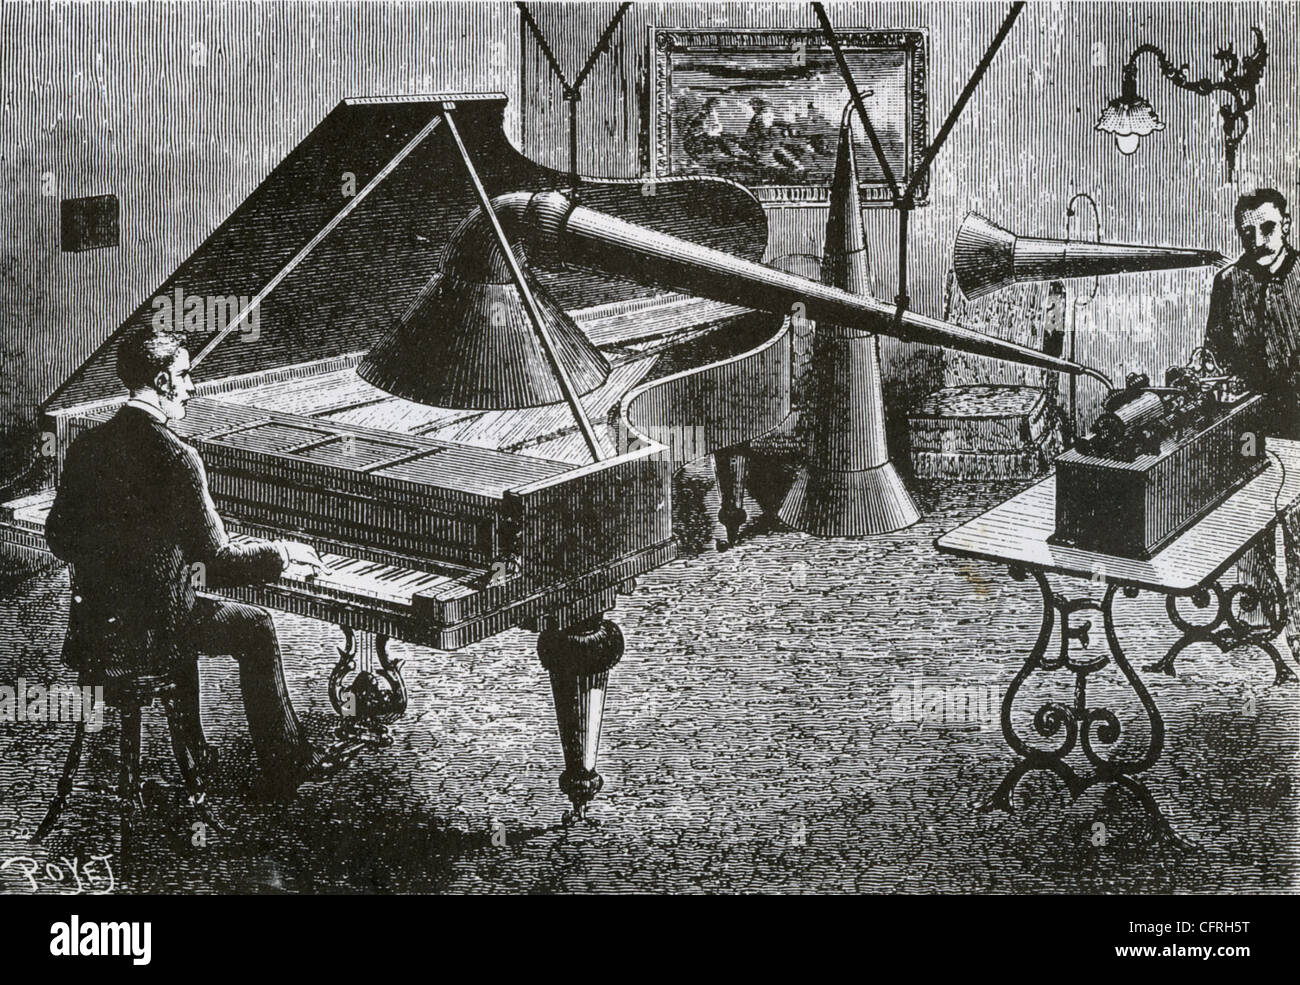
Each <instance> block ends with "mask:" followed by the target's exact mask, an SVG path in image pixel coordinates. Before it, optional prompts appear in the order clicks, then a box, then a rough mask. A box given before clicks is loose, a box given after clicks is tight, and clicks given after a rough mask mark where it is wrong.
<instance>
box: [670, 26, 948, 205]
mask: <svg viewBox="0 0 1300 985" xmlns="http://www.w3.org/2000/svg"><path fill="white" fill-rule="evenodd" d="M837 37H838V39H839V42H840V48H841V51H842V52H843V54H844V59H845V61H846V62H847V64H848V66H849V69H850V71H851V72H852V73H853V76H854V81H855V82H856V83H857V84H858V88H859V91H860V93H861V95H862V98H863V103H864V105H865V106H866V109H867V112H868V115H869V116H870V117H871V123H872V127H873V128H874V129H875V131H876V133H877V136H878V137H879V139H880V143H881V145H882V148H883V149H884V152H885V156H886V160H887V161H888V162H889V165H890V168H891V170H892V171H893V173H894V177H895V179H896V181H897V182H898V185H899V186H900V188H901V187H905V186H906V183H907V182H908V181H909V180H910V179H911V177H912V175H913V174H914V173H915V170H916V167H917V165H918V164H919V162H920V160H921V156H922V154H923V153H924V150H925V146H926V142H927V139H928V72H929V39H928V36H927V32H925V31H924V30H921V29H898V30H866V29H846V30H844V31H841V32H837ZM650 76H651V77H650V87H649V89H650V101H649V102H650V106H649V113H648V114H647V126H648V130H649V133H648V139H647V141H646V143H647V146H648V147H649V152H650V153H649V162H648V167H647V171H648V176H649V178H650V179H654V178H658V177H666V176H669V175H691V174H700V175H704V174H708V175H716V176H718V177H723V178H730V179H732V180H734V181H737V182H739V183H740V184H743V185H745V186H746V187H748V188H749V189H750V190H751V191H753V193H754V195H755V196H756V197H757V198H758V199H759V201H761V202H763V203H764V204H765V205H769V206H777V207H781V206H816V205H825V204H826V203H827V202H828V201H829V199H830V183H831V178H832V176H833V174H834V169H835V154H836V148H837V145H838V136H839V129H840V121H841V117H842V113H843V109H844V107H845V105H847V104H848V102H849V94H848V86H847V84H846V83H845V81H844V78H843V76H842V74H841V72H840V70H839V66H838V63H837V61H836V58H835V54H834V52H833V50H832V49H831V46H830V44H829V42H828V41H827V40H826V38H825V35H824V34H823V32H822V31H821V30H820V29H767V28H763V29H742V28H737V29H712V30H695V29H687V28H662V27H651V28H650ZM853 117H854V123H853V132H854V138H855V139H854V145H855V150H856V157H857V167H858V175H859V183H860V187H859V190H860V198H861V201H862V204H863V205H864V206H877V207H889V206H891V205H892V204H893V200H892V195H891V191H890V186H889V183H888V180H887V179H886V177H885V174H884V171H883V169H882V168H881V167H880V164H879V161H878V159H877V157H876V154H875V152H874V150H873V149H872V146H871V144H870V143H869V142H868V140H867V139H866V136H865V133H864V131H863V128H862V125H861V122H860V121H859V120H858V119H857V114H856V113H854V114H853ZM928 184H929V182H928V178H927V179H926V180H925V181H923V182H921V183H920V185H919V186H918V188H917V192H916V195H915V203H914V204H916V205H924V204H926V202H927V195H928Z"/></svg>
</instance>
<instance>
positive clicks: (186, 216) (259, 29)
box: [0, 3, 1300, 479]
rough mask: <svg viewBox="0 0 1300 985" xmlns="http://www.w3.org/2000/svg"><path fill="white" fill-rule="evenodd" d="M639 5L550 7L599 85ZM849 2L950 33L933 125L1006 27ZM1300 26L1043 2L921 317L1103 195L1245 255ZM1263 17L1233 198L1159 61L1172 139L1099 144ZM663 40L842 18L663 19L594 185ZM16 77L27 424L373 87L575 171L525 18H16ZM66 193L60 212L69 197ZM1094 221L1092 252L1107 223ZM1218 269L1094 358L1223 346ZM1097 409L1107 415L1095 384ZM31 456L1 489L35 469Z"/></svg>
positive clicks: (11, 39)
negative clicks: (1129, 107) (1249, 196)
mask: <svg viewBox="0 0 1300 985" xmlns="http://www.w3.org/2000/svg"><path fill="white" fill-rule="evenodd" d="M615 9H616V4H612V3H610V4H583V5H578V4H543V5H537V6H535V7H533V10H534V15H535V17H536V18H537V20H538V22H539V24H540V25H541V27H542V29H543V30H544V31H545V32H546V33H547V35H548V36H549V37H551V38H552V39H553V44H554V47H555V50H556V54H557V56H558V58H559V60H560V62H561V64H562V65H563V66H564V67H565V69H566V71H568V72H569V73H570V74H571V75H572V74H573V73H575V72H576V71H577V70H578V68H580V67H581V65H582V63H583V62H584V61H585V59H586V55H587V52H588V50H589V48H590V47H591V46H592V45H593V44H594V43H595V40H596V39H597V38H598V36H599V34H600V32H601V30H602V29H603V27H604V25H605V24H606V23H607V22H608V20H609V18H610V17H611V16H612V15H613V13H614V11H615ZM828 9H829V11H830V15H831V18H832V21H833V22H834V23H835V24H836V26H838V27H844V28H851V27H857V28H885V27H924V28H927V29H928V30H929V35H930V45H931V66H932V77H931V83H930V102H931V121H932V122H931V131H932V132H933V131H934V130H935V129H937V127H938V125H939V122H940V121H941V120H942V118H943V116H944V115H945V114H946V112H947V109H948V107H949V106H951V105H952V103H953V101H954V100H955V99H956V97H957V94H958V92H959V91H960V88H961V86H962V84H963V83H964V81H965V79H966V77H967V75H968V74H969V72H970V71H971V70H972V68H973V67H974V66H975V64H976V62H977V61H978V59H979V56H980V54H981V52H982V51H983V48H984V46H985V45H986V44H987V42H988V40H989V39H990V38H991V37H992V36H993V34H994V32H995V30H996V28H997V25H998V23H999V22H1000V21H1001V19H1002V16H1003V14H1004V13H1005V8H1004V7H1003V6H1002V5H999V4H931V5H923V4H915V3H909V4H896V5H894V4H875V3H873V4H865V3H846V4H831V5H830V6H829V8H828ZM1298 19H1300V18H1298V17H1297V8H1296V7H1295V6H1294V5H1283V4H1272V5H1261V4H1250V3H1242V4H1231V5H1229V4H1150V5H1144V4H1139V5H1119V4H1105V5H1100V4H1099V5H1093V4H1087V5H1085V4H1047V3H1037V4H1031V5H1030V6H1029V7H1028V8H1027V9H1026V10H1025V12H1024V14H1023V15H1022V16H1021V18H1020V21H1019V23H1018V24H1017V25H1016V27H1015V29H1014V30H1013V32H1012V34H1011V36H1010V37H1009V38H1008V39H1007V42H1006V44H1005V45H1004V47H1003V50H1002V51H1001V52H1000V54H999V55H998V58H997V60H996V61H995V62H994V65H993V67H992V69H991V70H990V72H989V75H988V76H987V78H986V79H985V81H984V84H983V86H982V87H981V88H980V90H979V91H978V92H977V94H976V96H975V99H974V100H973V101H972V103H971V105H970V106H969V107H968V110H967V112H966V114H965V116H964V117H963V119H962V121H961V122H960V123H959V124H958V126H957V128H956V130H955V131H954V132H953V134H952V137H951V139H950V141H949V142H948V145H947V147H946V148H945V150H944V151H943V153H942V155H941V156H940V158H939V160H938V163H937V168H936V172H935V176H934V185H933V191H932V195H931V198H932V204H931V205H930V206H928V207H927V208H925V209H922V210H920V211H919V212H918V213H917V215H916V217H915V219H914V221H913V239H912V276H911V288H912V295H913V298H914V305H915V307H916V308H917V309H918V310H921V311H923V312H926V313H928V314H940V313H941V312H942V284H943V278H944V274H945V272H946V270H947V265H948V254H949V250H950V246H951V242H952V238H953V235H954V233H955V232H956V229H957V225H958V223H959V222H960V220H961V218H962V216H963V215H964V214H965V213H966V211H967V210H968V209H978V210H981V211H983V212H985V213H986V214H988V215H989V216H990V217H992V218H994V219H995V220H997V221H999V222H1001V223H1002V224H1003V225H1006V226H1008V227H1009V228H1011V229H1014V230H1017V231H1020V232H1024V233H1026V234H1040V235H1051V236H1059V235H1062V234H1063V232H1064V229H1065V225H1064V224H1065V215H1064V209H1065V204H1066V202H1067V201H1068V199H1069V198H1070V196H1071V195H1072V194H1074V193H1075V192H1076V191H1087V192H1089V193H1090V194H1092V195H1093V197H1094V198H1096V200H1097V201H1098V203H1099V204H1100V205H1101V208H1102V229H1103V233H1104V235H1105V237H1106V238H1108V239H1112V240H1116V241H1127V242H1151V243H1162V244H1168V245H1180V246H1202V247H1213V248H1217V249H1220V250H1223V251H1225V252H1229V253H1231V254H1233V255H1235V250H1236V248H1235V240H1234V236H1233V234H1232V229H1231V209H1232V203H1233V201H1234V200H1235V198H1236V196H1237V194H1238V193H1239V191H1241V190H1242V189H1243V188H1244V187H1253V186H1254V185H1256V184H1265V185H1273V186H1276V187H1278V188H1280V189H1282V191H1283V192H1284V193H1285V194H1286V195H1287V196H1288V197H1290V198H1293V199H1294V198H1295V197H1296V193H1297V170H1298V168H1300V163H1298V162H1297V153H1298V151H1300V148H1298V147H1297V141H1296V138H1295V134H1296V133H1297V132H1300V106H1298V105H1297V99H1296V95H1295V94H1296V91H1297V83H1300V69H1297V66H1296V59H1295V51H1294V38H1295V37H1296V33H1297V32H1296V27H1297V20H1298ZM1254 24H1258V25H1259V26H1260V27H1261V28H1262V29H1263V31H1264V34H1265V36H1266V37H1267V38H1268V40H1269V42H1270V45H1271V47H1272V55H1271V57H1270V59H1269V64H1268V68H1267V71H1266V74H1265V78H1264V82H1263V84H1262V86H1261V88H1260V105H1259V107H1258V108H1257V109H1256V110H1255V111H1254V113H1253V115H1252V118H1251V132H1250V134H1249V135H1248V136H1247V137H1246V139H1245V141H1244V143H1243V144H1242V146H1241V152H1240V155H1239V162H1238V167H1237V173H1236V176H1235V178H1234V179H1233V180H1232V181H1228V180H1227V179H1226V176H1225V173H1224V166H1223V157H1222V138H1221V134H1220V132H1219V124H1218V117H1217V114H1216V112H1215V108H1214V105H1213V102H1214V101H1213V100H1211V99H1206V98H1201V97H1197V96H1194V95H1192V94H1189V93H1184V92H1180V91H1178V90H1176V89H1175V88H1174V87H1172V86H1171V85H1170V84H1169V83H1167V82H1164V81H1163V80H1161V79H1159V78H1158V74H1157V73H1156V70H1155V67H1154V64H1153V63H1150V62H1147V61H1144V62H1143V66H1142V72H1141V76H1140V86H1139V88H1140V91H1142V92H1143V94H1145V95H1146V96H1148V98H1150V99H1151V101H1152V102H1153V104H1154V105H1155V107H1156V109H1157V111H1158V112H1159V114H1160V116H1161V118H1162V119H1163V120H1164V121H1165V123H1166V125H1167V129H1166V130H1165V131H1164V132H1163V133H1161V134H1158V135H1156V136H1155V137H1153V138H1149V139H1148V140H1145V141H1144V142H1143V145H1142V147H1141V149H1140V150H1139V152H1138V154H1136V155H1135V156H1133V157H1130V158H1125V157H1121V156H1120V155H1119V154H1118V153H1117V152H1116V151H1115V149H1114V146H1113V143H1112V142H1111V141H1110V140H1109V139H1106V138H1103V137H1101V136H1100V135H1098V134H1096V133H1094V131H1093V129H1092V126H1093V123H1094V122H1095V121H1096V117H1097V115H1098V113H1099V112H1100V111H1101V109H1102V107H1103V106H1104V105H1105V103H1106V101H1107V100H1108V99H1110V98H1111V97H1112V96H1114V95H1115V94H1117V92H1118V88H1119V75H1120V67H1121V65H1122V63H1123V60H1124V58H1125V57H1126V55H1127V54H1128V52H1129V51H1130V50H1131V49H1132V48H1133V47H1134V46H1135V45H1137V44H1138V43H1141V42H1143V41H1151V42H1155V43H1157V44H1160V45H1162V46H1164V47H1165V48H1166V49H1167V50H1168V51H1169V52H1170V54H1171V56H1172V57H1173V58H1174V60H1175V61H1177V62H1181V61H1187V62H1189V63H1190V73H1191V75H1192V76H1193V77H1199V76H1200V75H1205V74H1213V75H1215V76H1217V72H1218V69H1217V66H1216V65H1215V63H1214V62H1213V60H1212V54H1213V52H1214V50H1215V49H1216V48H1217V47H1220V46H1222V45H1224V44H1226V43H1228V42H1232V43H1234V44H1236V45H1237V46H1238V48H1239V49H1245V50H1249V48H1250V44H1251V41H1250V35H1249V28H1250V26H1251V25H1254ZM650 25H659V26H672V27H693V26H715V27H763V26H798V27H809V26H815V25H816V19H815V16H814V15H813V13H812V11H811V9H810V8H809V7H808V6H806V5H803V4H707V5H694V4H650V3H643V4H637V5H636V6H634V7H633V9H632V10H631V11H630V13H629V14H628V16H627V18H626V19H625V20H624V22H623V24H622V25H621V26H620V28H619V29H618V31H617V32H616V33H615V35H614V37H613V39H612V49H611V52H610V53H609V54H608V55H606V56H605V57H604V58H602V60H601V62H600V63H599V64H598V65H597V67H596V69H595V71H594V72H593V74H592V76H591V78H590V81H589V82H588V84H587V87H586V89H585V90H584V97H585V98H584V100H583V102H582V104H581V115H580V126H581V130H582V139H581V141H580V144H581V153H582V159H581V167H582V169H583V170H584V171H585V172H588V173H592V174H605V175H620V176H634V175H638V174H640V173H641V171H640V169H641V160H642V140H643V137H642V133H643V130H642V124H643V120H642V114H641V108H640V107H641V106H642V103H643V99H644V93H643V89H644V86H645V84H646V78H647V75H646V73H647V56H648V29H649V27H650ZM196 44H202V45H203V46H204V47H203V49H196V48H195V47H194V46H195V45H196ZM200 50H201V51H202V53H203V55H204V56H205V57H204V58H202V59H199V58H197V57H196V55H197V53H198V52H199V51H200ZM1100 53H1104V58H1102V57H1099V54H1100ZM196 61H203V62H205V64H196ZM1102 62H1104V64H1102ZM0 78H2V79H3V83H2V84H3V86H4V90H5V93H4V106H3V114H2V115H0V336H2V338H3V347H2V349H0V355H2V357H3V392H2V393H0V425H2V426H3V427H4V428H6V429H7V430H10V431H11V432H12V431H13V430H14V429H19V430H21V429H22V427H23V426H24V425H25V424H26V423H27V422H30V421H31V420H32V417H33V412H34V407H35V405H36V404H37V403H39V401H40V400H41V399H42V398H43V397H44V396H45V395H46V394H47V393H48V392H49V391H50V390H51V389H52V388H53V387H54V386H55V385H56V384H57V383H58V382H59V381H60V380H62V379H63V378H64V377H65V376H66V375H67V374H68V373H69V372H70V371H71V370H72V369H73V368H75V367H76V366H77V365H78V364H79V363H80V362H81V360H82V359H84V358H85V357H86V355H88V354H89V353H90V351H91V350H92V349H93V348H94V347H95V345H96V344H97V343H98V342H99V341H101V340H102V339H103V338H104V337H105V336H106V335H107V334H108V333H109V332H111V331H112V330H113V329H114V328H115V327H116V326H117V325H118V324H119V323H120V322H121V321H122V320H123V319H124V318H125V316H126V315H127V314H128V313H129V311H130V310H131V309H132V308H133V307H134V306H135V305H136V304H137V303H138V302H139V300H140V299H141V298H142V297H144V296H145V295H146V294H147V293H148V292H150V291H152V290H153V289H154V287H155V286H156V285H157V284H158V283H160V282H161V281H162V280H163V279H164V278H165V277H166V275H167V274H168V273H169V272H170V271H171V270H172V269H173V268H174V267H175V266H176V265H177V264H178V263H179V262H180V261H181V260H182V259H184V258H185V257H186V256H188V255H189V253H190V252H191V251H192V250H193V249H194V248H195V247H196V246H197V245H198V244H199V243H200V242H201V241H202V240H203V238H204V237H205V236H206V235H207V234H208V233H209V232H211V231H212V230H213V229H214V228H215V227H216V226H217V225H218V224H219V223H220V222H221V220H222V219H223V218H224V217H225V216H226V215H227V214H229V212H230V211H231V210H232V209H233V208H234V206H235V205H237V204H238V203H239V202H240V201H241V200H242V199H243V197H244V196H246V195H247V194H248V193H249V191H251V190H252V189H253V188H254V187H255V186H256V185H257V184H258V182H259V181H261V180H262V178H263V177H265V175H266V174H267V173H268V172H269V171H270V169H271V168H272V167H273V166H274V165H275V164H276V163H277V162H278V161H279V160H280V159H281V158H282V157H283V156H284V154H285V153H287V152H288V150H289V149H290V148H291V147H293V146H294V145H295V144H296V143H297V142H298V141H299V140H301V139H302V137H303V136H305V135H306V134H307V133H308V132H309V131H310V130H311V128H312V127H313V126H314V125H315V124H316V123H317V122H319V120H320V119H321V118H322V117H323V116H324V115H325V114H326V113H327V112H328V111H329V109H330V108H331V107H332V106H334V105H335V104H336V103H337V102H338V101H339V100H340V99H342V98H344V97H346V96H349V95H356V94H378V93H416V92H438V91H455V90H461V89H498V90H504V91H506V92H508V93H509V94H510V95H511V98H512V103H513V107H512V108H513V109H514V110H515V112H517V113H518V115H517V116H516V115H514V113H512V115H511V117H510V118H509V120H508V131H509V133H510V135H511V137H512V139H514V140H515V141H516V142H517V143H518V145H519V146H520V147H521V148H522V149H523V150H524V151H525V152H526V153H528V154H529V155H530V156H532V157H534V158H536V159H537V160H539V161H541V162H543V163H548V164H552V165H554V166H557V167H565V166H567V130H566V127H567V121H568V117H567V107H566V106H565V105H564V104H563V103H562V101H561V100H560V89H559V85H558V83H557V82H555V81H554V80H553V79H552V78H551V77H550V75H549V73H548V71H547V70H546V67H545V64H544V62H543V60H542V57H541V55H540V53H539V51H538V50H537V47H536V45H535V44H534V43H533V42H532V41H531V40H525V39H524V38H523V37H522V32H521V30H520V24H519V18H518V15H517V13H516V11H515V9H514V8H513V6H512V5H509V4H494V3H483V4H473V5H464V6H461V5H447V4H385V3H373V4H372V3H359V4H352V3H337V4H334V3H331V4H324V3H322V4H314V3H311V4H308V3H303V4H295V3H263V4H244V3H209V4H203V5H199V4H184V5H171V4H150V5H138V6H137V5H130V6H128V5H125V4H111V5H110V4H73V5H62V4H60V5H39V6H27V5H24V6H18V5H15V4H7V5H5V6H4V7H3V8H0ZM521 89H523V91H521ZM47 175H53V176H54V182H55V185H54V188H55V194H53V195H46V194H43V185H44V187H45V188H48V187H49V182H48V179H46V177H45V176H47ZM106 193H114V194H116V195H118V197H119V198H120V200H121V209H122V211H121V245H120V246H119V247H117V248H112V249H104V250H96V251H90V252H85V253H76V254H73V253H62V252H60V246H59V201H60V199H62V198H73V197H80V196H86V195H98V194H106ZM771 218H772V238H771V244H772V245H771V249H770V251H769V252H770V255H774V256H775V255H779V254H781V253H785V252H791V251H806V252H816V251H817V250H818V249H819V248H820V239H821V227H822V224H823V223H824V213H823V211H822V210H820V209H784V210H775V211H774V212H773V214H772V217H771ZM867 225H868V235H869V237H870V245H871V248H872V260H873V264H874V267H875V270H876V275H877V293H878V294H880V295H882V296H886V297H892V295H893V293H894V286H893V279H894V276H895V271H894V260H893V245H892V241H893V236H894V216H893V215H892V213H889V212H887V211H884V210H878V211H872V212H870V213H868V215H867ZM1075 229H1076V233H1075V235H1086V234H1090V233H1091V220H1090V219H1088V220H1086V221H1080V222H1079V224H1078V225H1076V227H1075ZM1209 276H1210V274H1209V273H1208V272H1207V271H1203V270H1195V271H1179V272H1172V273H1165V274H1147V275H1130V276H1124V277H1119V278H1114V279H1111V280H1108V281H1106V282H1104V283H1103V284H1102V287H1101V294H1100V296H1099V297H1098V299H1097V301H1096V302H1094V304H1093V305H1091V306H1090V307H1089V308H1088V309H1084V311H1083V312H1082V313H1081V314H1086V316H1087V317H1080V319H1079V329H1080V345H1081V349H1080V358H1081V359H1082V360H1083V361H1085V362H1089V363H1093V364H1095V365H1098V366H1099V367H1101V368H1102V369H1104V370H1106V371H1108V372H1110V373H1111V374H1112V375H1119V374H1121V373H1122V371H1123V370H1124V369H1132V368H1135V367H1139V368H1149V369H1152V370H1155V371H1159V370H1161V369H1163V368H1164V366H1166V365H1167V364H1169V363H1170V362H1174V361H1179V360H1181V359H1182V358H1183V357H1184V356H1185V355H1186V353H1187V352H1188V350H1189V349H1190V348H1191V346H1192V345H1193V344H1195V342H1196V341H1197V339H1198V338H1199V335H1200V332H1201V329H1202V327H1203V324H1204V318H1205V308H1206V299H1207V295H1208V283H1209ZM1082 286H1084V287H1087V286H1088V285H1082ZM885 358H886V373H887V376H888V377H889V380H890V384H889V386H890V393H891V410H892V412H893V413H895V414H897V413H899V412H900V408H903V407H905V405H906V399H909V398H910V396H911V395H913V394H915V393H918V392H922V391H923V390H925V389H926V388H928V387H930V386H933V385H935V384H936V383H937V381H938V379H939V370H938V366H937V360H936V358H935V356H934V354H933V353H926V352H925V351H924V350H920V349H917V348H914V347H902V346H896V345H893V344H889V345H886V346H885ZM1083 390H1084V393H1083V397H1084V399H1085V406H1090V405H1091V402H1093V401H1095V398H1096V393H1095V390H1094V389H1093V388H1092V387H1091V385H1085V386H1084V387H1083ZM9 447H10V449H11V454H10V455H9V456H8V460H6V461H5V462H4V463H0V479H3V478H5V477H6V476H7V475H8V474H10V473H11V472H12V470H13V467H14V464H15V460H14V458H13V456H14V455H15V454H17V455H18V456H19V457H21V451H19V452H14V451H13V448H14V445H13V442H12V441H10V442H9Z"/></svg>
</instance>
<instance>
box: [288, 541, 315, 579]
mask: <svg viewBox="0 0 1300 985" xmlns="http://www.w3.org/2000/svg"><path fill="white" fill-rule="evenodd" d="M282 543H283V544H284V550H285V556H286V557H287V558H288V560H289V565H290V567H294V566H300V567H306V568H311V572H310V573H309V574H308V576H307V577H309V578H314V577H316V576H317V575H319V574H322V573H324V572H325V571H326V567H325V562H324V561H322V560H321V559H320V555H319V554H317V553H316V548H314V547H312V546H311V545H310V544H299V543H296V542H295V541H292V540H286V541H282Z"/></svg>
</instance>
